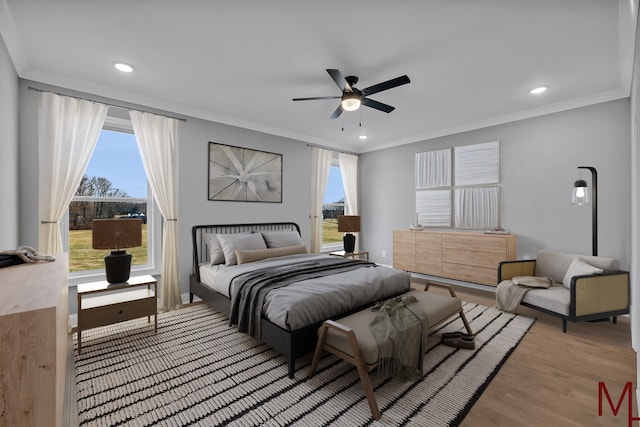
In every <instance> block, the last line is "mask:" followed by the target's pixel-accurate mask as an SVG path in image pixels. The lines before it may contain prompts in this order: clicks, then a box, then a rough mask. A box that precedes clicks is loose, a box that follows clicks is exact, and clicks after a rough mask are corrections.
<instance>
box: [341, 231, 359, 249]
mask: <svg viewBox="0 0 640 427" xmlns="http://www.w3.org/2000/svg"><path fill="white" fill-rule="evenodd" d="M342 244H343V246H344V251H345V252H347V253H353V251H354V250H355V248H356V236H354V235H353V234H351V233H347V234H345V235H344V237H343V238H342Z"/></svg>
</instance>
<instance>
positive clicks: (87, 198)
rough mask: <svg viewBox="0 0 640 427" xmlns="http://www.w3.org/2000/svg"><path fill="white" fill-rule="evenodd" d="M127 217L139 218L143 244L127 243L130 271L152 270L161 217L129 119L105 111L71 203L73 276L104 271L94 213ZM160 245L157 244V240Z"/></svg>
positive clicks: (103, 255) (98, 217)
mask: <svg viewBox="0 0 640 427" xmlns="http://www.w3.org/2000/svg"><path fill="white" fill-rule="evenodd" d="M104 218H121V219H122V220H123V221H126V220H127V219H130V218H139V219H141V220H142V246H141V247H139V248H128V249H127V251H128V252H129V253H131V254H132V255H133V260H132V268H131V269H132V271H136V270H144V271H145V272H148V273H152V272H155V271H154V259H158V257H157V254H156V253H155V252H156V251H155V250H154V245H153V242H154V241H159V240H157V238H155V237H156V236H157V235H158V234H159V231H158V229H159V227H158V225H157V224H156V222H159V221H154V219H155V218H159V215H158V213H156V210H155V208H154V203H153V201H152V198H151V196H150V190H149V186H148V183H147V178H146V174H145V171H144V167H143V165H142V159H141V158H140V153H139V151H138V146H137V144H136V140H135V136H134V135H133V128H132V126H131V122H130V121H129V120H125V119H115V118H112V117H107V120H106V122H105V125H104V128H103V129H102V132H101V133H100V137H99V139H98V142H97V144H96V148H95V150H94V152H93V155H92V157H91V160H90V161H89V165H88V166H87V170H86V171H85V175H84V176H83V178H82V180H81V182H80V185H79V186H78V189H77V190H76V193H75V195H74V197H73V199H72V200H71V203H70V204H69V212H68V218H67V220H68V227H67V229H68V239H67V241H68V252H69V271H70V272H71V276H72V277H80V276H81V277H83V278H86V277H87V276H100V275H102V274H104V257H105V256H106V255H107V254H108V253H109V250H98V249H93V248H92V235H91V223H92V221H93V220H94V219H104ZM156 246H159V245H156Z"/></svg>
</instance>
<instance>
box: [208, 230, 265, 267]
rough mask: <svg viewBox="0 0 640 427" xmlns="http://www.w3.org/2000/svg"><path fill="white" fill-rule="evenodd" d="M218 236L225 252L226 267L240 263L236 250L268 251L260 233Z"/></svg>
mask: <svg viewBox="0 0 640 427" xmlns="http://www.w3.org/2000/svg"><path fill="white" fill-rule="evenodd" d="M217 236H218V241H219V242H220V246H222V251H223V252H224V263H225V265H236V264H237V263H238V260H237V259H236V249H240V250H244V249H267V245H265V243H264V239H263V238H262V234H260V233H239V234H217Z"/></svg>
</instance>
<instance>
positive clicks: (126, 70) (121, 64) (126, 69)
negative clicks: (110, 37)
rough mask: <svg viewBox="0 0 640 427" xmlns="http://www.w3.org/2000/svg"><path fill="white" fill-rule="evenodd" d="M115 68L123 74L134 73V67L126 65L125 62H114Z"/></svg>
mask: <svg viewBox="0 0 640 427" xmlns="http://www.w3.org/2000/svg"><path fill="white" fill-rule="evenodd" d="M113 66H114V67H116V69H117V70H120V71H122V72H123V73H131V72H133V67H132V66H131V65H129V64H125V63H124V62H114V63H113Z"/></svg>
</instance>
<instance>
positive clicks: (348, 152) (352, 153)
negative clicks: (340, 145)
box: [307, 143, 360, 156]
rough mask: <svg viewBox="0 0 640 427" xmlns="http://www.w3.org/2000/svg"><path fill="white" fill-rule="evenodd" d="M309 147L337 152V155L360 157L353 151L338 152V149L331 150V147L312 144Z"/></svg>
mask: <svg viewBox="0 0 640 427" xmlns="http://www.w3.org/2000/svg"><path fill="white" fill-rule="evenodd" d="M307 147H316V148H322V149H323V150H329V151H335V152H336V153H344V154H351V155H353V156H359V155H360V154H359V153H354V152H353V151H347V150H338V149H337V148H331V147H327V146H325V145H318V144H311V143H308V144H307Z"/></svg>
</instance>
